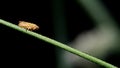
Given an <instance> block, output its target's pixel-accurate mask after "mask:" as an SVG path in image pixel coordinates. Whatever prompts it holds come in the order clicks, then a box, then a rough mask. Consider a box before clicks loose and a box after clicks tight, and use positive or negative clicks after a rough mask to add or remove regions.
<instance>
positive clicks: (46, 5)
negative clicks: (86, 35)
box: [0, 0, 120, 68]
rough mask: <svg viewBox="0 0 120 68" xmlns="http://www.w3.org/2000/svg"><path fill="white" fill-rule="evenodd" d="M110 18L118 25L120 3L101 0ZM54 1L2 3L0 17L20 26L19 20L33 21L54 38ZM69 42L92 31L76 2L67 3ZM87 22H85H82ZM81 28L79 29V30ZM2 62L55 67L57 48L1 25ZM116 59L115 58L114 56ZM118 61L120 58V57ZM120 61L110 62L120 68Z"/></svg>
mask: <svg viewBox="0 0 120 68" xmlns="http://www.w3.org/2000/svg"><path fill="white" fill-rule="evenodd" d="M102 1H103V3H104V5H105V6H106V7H107V9H108V10H109V12H110V13H111V15H112V16H113V17H114V19H115V20H116V21H117V22H118V23H117V24H118V26H119V25H120V24H119V21H120V20H119V18H120V17H119V16H120V11H119V6H120V5H119V2H118V1H119V0H102ZM51 4H52V0H40V1H35V0H34V1H32V0H31V1H21V0H20V1H18V0H17V1H2V4H1V5H0V8H1V10H0V18H1V19H4V20H6V21H9V22H12V23H14V24H16V25H17V24H18V21H20V20H24V21H30V22H33V23H36V24H38V25H39V26H40V29H39V30H38V31H36V32H37V33H40V34H43V35H45V36H48V37H50V38H53V39H54V38H55V36H54V35H55V33H54V29H53V13H52V12H53V10H52V6H51ZM64 5H65V15H66V21H67V26H66V27H67V30H68V39H69V40H68V41H69V42H70V41H72V40H73V39H74V38H75V37H76V35H78V34H79V33H81V32H83V31H86V30H91V29H92V28H93V27H94V24H93V21H92V20H91V19H90V18H89V16H88V15H87V13H86V12H85V11H84V10H83V8H82V7H81V6H80V5H78V4H77V3H76V1H75V0H65V3H64ZM79 22H84V23H79ZM78 29H79V30H78ZM0 43H1V44H0V48H1V56H2V58H1V60H2V61H1V62H2V64H3V66H9V67H20V66H21V67H34V68H35V67H40V68H41V67H42V68H47V67H49V68H56V55H55V47H54V46H53V45H51V44H48V43H46V42H44V41H40V40H38V39H36V38H33V37H31V36H29V35H26V34H23V33H21V32H19V31H16V30H14V29H10V28H9V27H6V26H3V25H0ZM111 58H116V56H115V57H114V55H113V57H111ZM111 58H110V59H111ZM118 58H119V57H118ZM118 58H117V59H114V60H109V62H110V63H112V64H114V65H117V66H119V63H117V62H115V60H117V61H118Z"/></svg>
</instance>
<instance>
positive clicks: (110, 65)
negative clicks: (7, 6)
mask: <svg viewBox="0 0 120 68" xmlns="http://www.w3.org/2000/svg"><path fill="white" fill-rule="evenodd" d="M0 24H3V25H6V26H8V27H10V28H13V29H15V30H18V31H21V32H23V33H25V34H29V35H31V36H33V37H36V38H38V39H40V40H43V41H46V42H48V43H51V44H53V45H55V46H57V47H60V48H62V49H64V50H66V51H69V52H71V53H73V54H76V55H78V56H80V57H82V58H84V59H87V60H89V61H91V62H94V63H96V64H99V65H101V66H103V67H106V68H117V67H116V66H114V65H112V64H109V63H107V62H105V61H103V60H100V59H98V58H95V57H93V56H90V55H88V54H86V53H83V52H81V51H78V50H76V49H74V48H72V47H69V46H67V45H66V44H63V43H60V42H58V41H56V40H53V39H50V38H48V37H46V36H43V35H41V34H38V33H35V32H32V31H29V30H27V31H26V29H23V28H20V27H19V26H17V25H14V24H12V23H10V22H7V21H4V20H2V19H0Z"/></svg>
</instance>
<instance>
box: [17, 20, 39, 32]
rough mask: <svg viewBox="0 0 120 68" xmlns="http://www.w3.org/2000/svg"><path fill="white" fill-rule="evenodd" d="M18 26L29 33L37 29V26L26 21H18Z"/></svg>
mask: <svg viewBox="0 0 120 68" xmlns="http://www.w3.org/2000/svg"><path fill="white" fill-rule="evenodd" d="M18 26H20V27H22V28H25V29H27V30H31V31H33V30H38V29H39V26H37V25H36V24H34V23H31V22H26V21H19V24H18Z"/></svg>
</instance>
